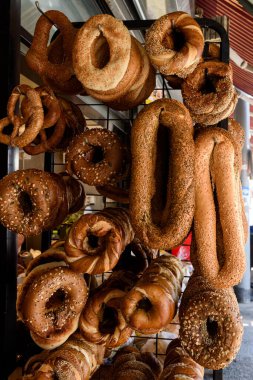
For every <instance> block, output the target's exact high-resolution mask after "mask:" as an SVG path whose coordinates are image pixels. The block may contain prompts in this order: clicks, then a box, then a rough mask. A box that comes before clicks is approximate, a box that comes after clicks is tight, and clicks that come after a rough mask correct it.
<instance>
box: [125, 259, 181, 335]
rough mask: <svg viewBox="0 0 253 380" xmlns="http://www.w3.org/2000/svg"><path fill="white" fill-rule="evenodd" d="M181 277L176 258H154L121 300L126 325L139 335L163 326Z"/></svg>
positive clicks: (174, 303)
mask: <svg viewBox="0 0 253 380" xmlns="http://www.w3.org/2000/svg"><path fill="white" fill-rule="evenodd" d="M182 279H183V272H182V267H181V264H180V261H179V260H178V259H177V258H176V257H174V256H171V255H170V256H161V257H159V258H157V259H155V260H154V261H153V262H152V263H151V265H150V266H149V267H148V268H147V269H146V270H145V272H144V273H143V276H142V277H141V279H140V280H139V281H138V282H137V284H136V285H135V286H134V287H133V289H132V290H130V292H129V293H128V294H127V295H126V296H125V298H124V300H123V302H122V313H123V315H124V317H125V319H126V321H127V322H128V324H129V326H131V327H132V328H133V329H134V330H137V331H139V332H141V333H143V334H149V333H152V334H153V333H157V332H158V331H160V330H162V329H163V328H165V326H167V325H168V323H169V322H170V321H171V320H172V319H173V318H174V316H175V314H176V309H177V302H178V299H179V296H180V294H181V283H182Z"/></svg>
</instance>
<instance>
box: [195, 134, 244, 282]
mask: <svg viewBox="0 0 253 380" xmlns="http://www.w3.org/2000/svg"><path fill="white" fill-rule="evenodd" d="M195 149H196V155H195V157H196V159H195V178H196V185H195V186H196V188H195V214H194V240H195V244H196V245H195V249H194V250H192V254H191V257H192V260H193V262H195V266H196V267H197V268H198V270H199V271H200V274H201V275H203V276H204V277H205V278H206V279H207V280H208V281H209V282H210V284H211V285H212V286H213V287H214V288H228V287H231V286H234V285H236V284H238V283H239V282H240V280H241V278H242V276H243V273H244V271H245V265H246V259H245V252H244V244H245V235H244V222H243V220H244V216H243V215H244V210H243V205H242V202H241V196H240V192H241V188H240V186H239V179H238V178H239V162H238V161H237V160H236V156H235V150H236V147H234V142H233V140H232V139H231V137H230V135H229V133H228V132H226V131H224V130H221V129H219V128H214V127H213V128H208V129H204V130H202V131H201V132H200V133H199V134H198V136H197V138H196V141H195ZM216 199H217V201H216ZM217 220H218V221H219V223H220V225H221V231H220V233H219V234H218V232H216V223H217ZM217 237H220V238H221V239H222V246H223V249H222V253H220V252H219V250H218V248H217V246H216V245H217ZM221 255H222V257H221Z"/></svg>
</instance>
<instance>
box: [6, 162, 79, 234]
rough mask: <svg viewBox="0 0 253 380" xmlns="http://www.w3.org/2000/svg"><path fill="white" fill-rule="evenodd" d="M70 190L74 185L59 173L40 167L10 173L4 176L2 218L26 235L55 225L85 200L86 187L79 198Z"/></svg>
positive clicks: (16, 230) (7, 226)
mask: <svg viewBox="0 0 253 380" xmlns="http://www.w3.org/2000/svg"><path fill="white" fill-rule="evenodd" d="M73 180H74V181H76V180H75V179H74V178H73ZM79 186H81V185H80V184H78V187H79ZM69 191H72V190H71V187H67V186H66V184H65V181H64V180H63V178H62V177H61V176H59V175H58V174H55V173H47V172H44V171H42V170H38V169H25V170H17V171H15V172H13V173H10V174H8V175H6V176H5V177H4V178H2V179H1V180H0V200H1V202H0V222H1V223H2V224H3V225H4V226H5V227H6V228H8V229H9V230H11V231H14V232H17V233H20V234H22V235H25V236H32V235H38V234H39V233H41V232H42V231H43V230H47V229H52V228H54V227H56V226H58V225H59V224H60V223H62V221H63V220H64V219H65V218H66V216H67V215H68V213H69V212H70V210H73V209H74V210H76V206H77V205H80V204H83V202H84V192H83V191H82V192H81V191H80V193H79V195H78V196H79V198H78V199H77V198H75V199H73V198H72V197H71V196H70V195H69V194H68V192H69ZM76 194H77V193H76ZM78 201H79V202H78Z"/></svg>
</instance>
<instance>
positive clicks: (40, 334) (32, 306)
mask: <svg viewBox="0 0 253 380" xmlns="http://www.w3.org/2000/svg"><path fill="white" fill-rule="evenodd" d="M86 299H87V287H86V283H85V281H84V279H83V278H82V277H80V276H79V275H77V274H76V273H74V272H73V271H71V270H70V269H69V268H68V267H67V266H66V263H65V262H61V261H60V262H59V261H58V262H51V263H47V264H41V265H38V266H36V267H35V268H34V269H32V270H31V271H30V272H29V275H28V276H27V277H26V278H25V280H24V282H23V284H22V288H21V289H20V292H19V294H18V299H17V310H18V316H19V318H20V319H21V320H22V321H23V322H24V323H25V324H26V325H27V327H28V328H29V329H30V333H31V337H32V338H33V340H34V341H35V342H36V344H38V345H39V346H40V347H42V348H45V349H53V348H56V347H58V346H59V345H61V344H62V343H63V342H65V341H66V340H67V338H68V337H69V336H70V335H71V334H72V333H73V332H74V331H75V330H76V329H77V327H78V320H79V316H80V313H81V311H82V309H83V307H84V305H85V302H86Z"/></svg>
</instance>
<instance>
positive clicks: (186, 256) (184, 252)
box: [171, 232, 192, 261]
mask: <svg viewBox="0 0 253 380" xmlns="http://www.w3.org/2000/svg"><path fill="white" fill-rule="evenodd" d="M191 241H192V233H191V232H190V233H189V235H188V236H187V238H186V239H185V241H184V242H183V244H182V245H180V246H179V247H177V248H174V249H172V251H171V253H172V255H174V256H176V257H178V258H179V259H180V260H187V261H190V248H191Z"/></svg>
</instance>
